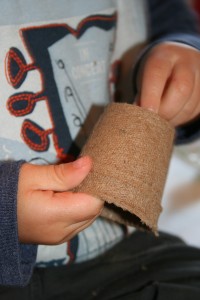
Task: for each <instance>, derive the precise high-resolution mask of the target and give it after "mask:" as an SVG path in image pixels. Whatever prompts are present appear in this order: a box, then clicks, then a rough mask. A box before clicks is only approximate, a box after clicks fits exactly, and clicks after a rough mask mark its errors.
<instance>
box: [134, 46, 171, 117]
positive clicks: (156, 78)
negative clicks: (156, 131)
mask: <svg viewBox="0 0 200 300" xmlns="http://www.w3.org/2000/svg"><path fill="white" fill-rule="evenodd" d="M172 68H173V63H172V62H171V61H170V62H168V61H167V60H166V58H165V57H164V55H163V54H162V52H158V51H152V53H150V54H149V55H148V57H147V58H146V59H145V61H144V63H143V65H142V67H141V69H140V72H139V76H138V77H139V79H138V92H139V93H138V94H139V97H138V98H139V105H140V106H142V107H144V108H147V109H150V110H152V111H154V112H156V113H158V112H159V109H160V105H161V99H162V96H163V93H164V90H165V88H166V84H167V81H168V78H170V75H171V72H172Z"/></svg>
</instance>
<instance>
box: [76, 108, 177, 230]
mask: <svg viewBox="0 0 200 300" xmlns="http://www.w3.org/2000/svg"><path fill="white" fill-rule="evenodd" d="M173 140H174V128H172V126H171V125H170V124H169V123H168V122H167V121H166V120H164V119H162V118H161V117H160V116H158V115H157V114H156V113H154V112H151V111H149V110H147V109H144V108H141V107H138V106H136V105H131V104H126V103H112V104H109V105H108V106H107V107H106V109H105V111H104V113H103V114H102V116H101V117H100V119H99V121H98V122H97V124H96V126H95V128H94V130H93V132H92V134H91V136H90V137H89V139H88V141H87V143H86V144H85V146H84V148H83V151H82V155H89V156H91V157H92V160H93V168H92V170H91V172H90V173H89V175H88V176H87V177H86V179H85V180H84V181H83V182H82V183H81V184H80V185H79V186H78V187H77V188H76V191H79V192H84V193H88V194H91V195H94V196H95V197H98V198H100V199H102V200H103V201H105V206H104V209H103V211H102V216H104V217H106V218H109V219H111V220H114V221H116V222H119V223H123V224H126V225H133V226H137V227H139V228H145V229H148V230H152V231H153V232H154V233H156V232H157V223H158V218H159V215H160V213H161V210H162V207H161V199H162V194H163V190H164V185H165V181H166V177H167V172H168V167H169V162H170V157H171V152H172V147H173Z"/></svg>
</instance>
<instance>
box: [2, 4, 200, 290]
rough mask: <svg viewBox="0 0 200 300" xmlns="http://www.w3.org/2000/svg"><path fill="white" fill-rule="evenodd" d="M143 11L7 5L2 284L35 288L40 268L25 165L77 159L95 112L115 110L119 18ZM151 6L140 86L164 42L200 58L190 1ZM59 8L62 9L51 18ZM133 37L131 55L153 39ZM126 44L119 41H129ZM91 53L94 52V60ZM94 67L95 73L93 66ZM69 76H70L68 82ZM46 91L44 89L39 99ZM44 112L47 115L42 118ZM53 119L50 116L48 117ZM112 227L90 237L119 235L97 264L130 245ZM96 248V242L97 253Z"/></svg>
mask: <svg viewBox="0 0 200 300" xmlns="http://www.w3.org/2000/svg"><path fill="white" fill-rule="evenodd" d="M136 2H137V5H138V3H139V1H134V0H127V2H125V1H120V0H119V1H117V0H116V1H115V0H110V1H108V0H106V1H104V0H101V1H97V0H96V1H94V0H85V2H84V6H83V5H82V4H83V1H80V0H75V1H74V0H65V1H64V0H59V1H56V2H55V1H53V0H46V1H34V4H33V3H32V1H30V0H29V1H27V0H18V1H15V2H14V1H12V6H11V2H10V1H6V0H3V1H2V2H1V10H2V16H1V21H0V26H1V33H0V39H1V50H0V57H1V58H2V60H3V61H5V66H4V64H1V65H0V68H1V70H0V72H1V74H4V69H6V76H5V74H4V77H3V79H2V84H1V86H2V88H1V90H3V92H2V93H3V96H2V98H1V99H3V100H1V101H2V105H1V107H2V113H1V132H0V146H1V153H0V160H1V163H0V182H1V185H0V240H1V244H0V284H2V285H22V286H23V285H26V284H27V283H28V281H29V279H30V276H31V274H32V270H33V268H34V265H35V262H36V255H37V248H38V247H37V245H27V244H22V243H20V242H19V239H18V233H17V213H16V211H17V201H16V199H17V185H18V175H19V169H20V166H21V165H22V164H23V163H24V161H25V160H26V161H32V162H33V161H34V162H36V163H44V162H47V163H49V162H51V163H54V162H57V161H58V160H67V159H68V158H69V159H70V158H71V157H72V156H73V157H75V156H76V155H77V154H78V152H79V149H80V147H81V146H82V145H83V143H84V141H85V139H86V138H87V136H88V134H89V130H90V129H91V127H92V125H91V124H94V123H95V121H96V119H97V117H98V114H99V112H97V114H93V115H92V119H91V120H90V121H91V122H90V125H89V128H85V131H84V132H79V131H80V127H81V125H82V124H83V122H84V120H85V119H86V116H87V117H88V114H89V111H90V110H91V108H92V106H94V107H102V106H104V105H106V104H107V103H108V102H109V101H110V91H109V90H108V88H107V86H108V80H109V72H110V71H109V66H110V64H111V62H112V60H111V57H112V51H113V50H112V49H113V48H114V44H115V43H117V41H115V39H114V37H115V31H116V30H119V28H118V27H116V22H117V19H116V11H118V9H119V10H120V9H122V8H123V6H126V5H127V4H128V5H129V6H130V5H131V6H130V7H129V9H126V10H124V11H126V12H129V17H130V16H131V14H134V13H135V12H134V9H135V11H136V10H137V12H138V11H139V8H138V7H139V6H138V7H137V5H136ZM55 3H56V5H55ZM125 3H126V4H125ZM140 3H143V2H142V1H140ZM133 4H134V5H133ZM146 4H147V6H146V8H147V12H148V22H147V24H148V34H147V35H148V41H147V47H146V48H145V50H144V51H143V52H142V55H141V56H140V58H139V60H138V63H137V64H136V67H135V73H134V74H135V75H134V81H135V79H136V76H137V69H138V66H139V64H140V62H141V60H142V58H143V56H144V55H145V53H146V52H147V51H148V50H149V49H150V48H151V47H152V46H153V45H154V44H156V43H158V42H163V41H176V42H180V43H185V44H188V45H191V46H193V47H195V48H197V49H200V39H199V35H198V30H197V26H196V24H195V20H194V15H193V14H192V13H191V12H190V11H189V10H188V9H187V7H186V5H185V4H184V1H181V0H168V1H160V0H149V1H147V3H146ZM53 5H54V6H55V7H53V9H52V6H53ZM134 6H135V8H134ZM143 17H144V16H143ZM119 20H120V14H119ZM122 23H123V22H122ZM125 23H126V22H125ZM143 24H145V21H144V23H143ZM129 29H130V28H129ZM131 30H132V29H130V30H129V33H130V32H132V33H133V41H131V38H132V37H131V36H130V35H129V37H128V41H129V45H128V43H127V46H130V45H131V44H135V45H137V43H140V42H141V41H143V38H145V37H146V35H145V34H146V33H144V32H143V33H144V35H143V38H142V39H141V40H140V39H137V38H134V32H133V31H131ZM141 31H142V30H141ZM117 36H118V40H119V38H120V37H119V35H117ZM122 40H123V39H122ZM79 41H81V43H78V42H79ZM92 43H93V44H92ZM89 44H90V46H89ZM84 45H85V46H84ZM88 47H91V49H92V51H89V52H88ZM75 48H76V51H75V50H74V49H75ZM25 50H26V51H27V52H26V51H25ZM123 51H125V49H124V48H123V47H122V49H121V50H120V51H119V53H117V54H116V53H115V55H113V57H114V59H117V58H118V57H117V56H119V55H122V54H123V53H122V52H123ZM76 52H77V53H78V54H77V53H76ZM63 53H64V54H63ZM68 58H69V59H68ZM74 61H76V64H74ZM94 61H96V64H95V65H94V64H91V62H94ZM69 69H70V70H71V73H68V70H69ZM36 73H37V74H36ZM38 73H39V76H38ZM38 78H39V79H38ZM58 78H59V80H58ZM62 78H64V79H63V80H62ZM72 79H73V80H72ZM86 79H87V80H86ZM29 81H30V82H29ZM92 81H93V83H92ZM80 83H81V84H80ZM8 84H9V85H8ZM38 84H40V85H41V86H40V89H39V92H38ZM74 84H75V85H74ZM30 87H31V89H30ZM88 90H89V92H88ZM80 95H81V97H80ZM86 99H87V100H86ZM88 99H89V100H88ZM44 100H45V101H44ZM72 100H73V102H72ZM27 103H28V104H27ZM38 103H39V104H40V103H41V105H39V104H38ZM55 103H56V105H55ZM69 103H70V104H69ZM36 104H37V105H36ZM46 106H48V109H47V107H46ZM40 110H41V111H40ZM36 111H37V113H38V114H35V115H33V112H34V113H35V112H36ZM47 111H48V112H50V113H49V114H47V113H46V112H47ZM41 115H42V119H41ZM33 116H34V117H33ZM38 116H40V118H39V117H38ZM70 118H71V119H70ZM198 122H199V121H196V122H195V123H194V124H193V126H185V127H181V128H179V129H178V130H177V142H179V143H181V142H182V141H184V142H185V141H186V140H191V139H193V138H196V137H197V136H198V135H199V132H198V127H199V124H198ZM13 128H14V129H15V130H13ZM11 131H12V132H11ZM13 132H14V135H13ZM85 132H86V134H85ZM79 133H81V134H79ZM77 136H78V138H77ZM13 141H14V142H13ZM105 222H106V221H105ZM103 224H104V221H103V220H97V223H96V224H95V225H93V226H96V227H93V230H91V232H92V231H93V235H92V236H91V232H89V234H88V239H89V238H91V239H93V238H94V235H97V238H96V240H98V239H99V235H100V234H101V235H102V230H101V229H100V228H102V226H105V229H104V230H106V228H107V231H108V232H109V231H110V232H111V231H113V232H115V233H116V234H115V235H114V240H113V239H112V238H111V236H112V234H111V233H110V238H108V237H107V236H106V239H109V241H108V243H107V244H106V242H104V243H103V244H101V243H99V246H97V247H96V250H95V251H94V252H96V255H98V254H100V253H102V251H101V250H100V248H101V249H102V248H104V251H105V250H106V249H108V248H109V247H110V246H112V245H113V244H114V243H116V242H117V241H119V240H121V239H122V238H123V234H124V232H123V229H122V228H121V227H120V226H119V225H114V224H108V223H106V225H105V224H104V225H103ZM95 228H96V230H95ZM27 230H28V229H27ZM89 230H90V229H89ZM85 236H86V234H85V235H84V234H82V236H80V237H79V238H75V240H73V242H72V243H70V244H71V246H73V247H72V248H73V249H72V248H71V249H70V251H71V250H73V251H74V253H75V254H76V255H77V253H78V252H80V251H83V248H84V247H83V243H84V241H83V240H84V238H85ZM95 243H96V242H95ZM95 243H94V240H93V244H95ZM108 244H109V245H108ZM79 248H80V249H82V250H79ZM82 253H83V252H82ZM91 253H92V251H91ZM76 255H75V256H76ZM80 256H81V255H79V256H78V255H77V261H78V260H79V261H81V259H80ZM91 257H94V256H91V255H88V257H87V259H89V258H91Z"/></svg>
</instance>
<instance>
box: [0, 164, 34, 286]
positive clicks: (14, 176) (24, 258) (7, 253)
mask: <svg viewBox="0 0 200 300" xmlns="http://www.w3.org/2000/svg"><path fill="white" fill-rule="evenodd" d="M23 163H24V161H18V162H3V163H0V181H1V185H0V240H1V243H0V284H1V285H18V286H24V285H26V284H28V281H29V280H30V277H31V274H32V270H33V267H34V263H35V260H36V253H37V246H36V245H25V244H21V243H20V242H19V239H18V228H17V189H18V176H19V170H20V167H21V165H22V164H23Z"/></svg>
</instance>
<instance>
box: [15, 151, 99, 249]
mask: <svg viewBox="0 0 200 300" xmlns="http://www.w3.org/2000/svg"><path fill="white" fill-rule="evenodd" d="M91 165H92V162H91V159H90V158H89V157H82V158H80V159H78V160H76V161H75V162H72V163H67V164H61V165H49V166H38V165H32V164H28V163H25V164H24V165H23V166H22V168H21V170H20V175H19V184H18V198H17V201H18V202H17V205H18V206H17V217H18V235H19V240H20V242H22V243H36V244H48V245H56V244H60V243H63V242H66V241H68V240H69V239H71V238H72V237H73V236H74V235H76V234H77V233H78V232H80V231H81V230H83V229H84V228H86V227H88V226H89V225H90V224H91V223H92V222H93V221H94V220H95V218H96V217H97V216H98V215H99V214H100V212H101V210H102V207H103V204H104V203H103V201H101V200H99V199H96V198H94V197H92V196H90V195H87V194H83V193H72V192H70V191H68V190H70V189H72V188H74V187H76V186H77V185H78V184H80V183H81V181H82V180H83V179H84V178H85V177H86V176H87V174H88V173H89V171H90V169H91Z"/></svg>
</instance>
